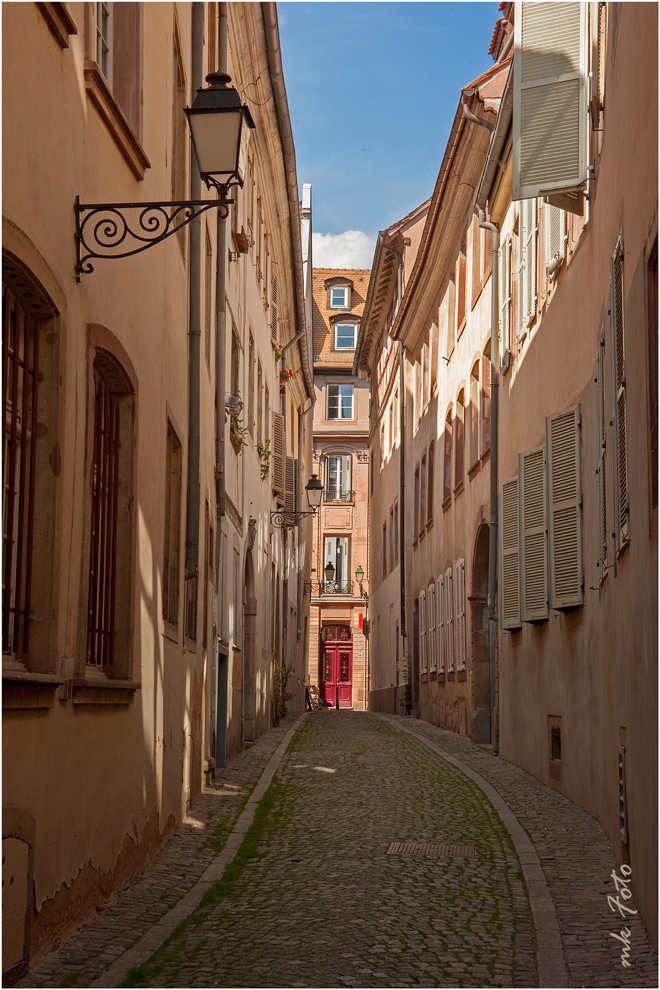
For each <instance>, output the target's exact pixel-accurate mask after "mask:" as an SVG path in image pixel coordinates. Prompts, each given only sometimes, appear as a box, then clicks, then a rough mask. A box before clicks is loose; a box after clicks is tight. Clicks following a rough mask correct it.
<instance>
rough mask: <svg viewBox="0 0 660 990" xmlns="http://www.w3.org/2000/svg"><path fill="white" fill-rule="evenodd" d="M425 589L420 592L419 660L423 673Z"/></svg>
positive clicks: (424, 668) (424, 654) (424, 665)
mask: <svg viewBox="0 0 660 990" xmlns="http://www.w3.org/2000/svg"><path fill="white" fill-rule="evenodd" d="M425 597H426V596H425V594H424V592H423V591H420V593H419V660H420V665H421V670H422V673H425V671H426V602H425Z"/></svg>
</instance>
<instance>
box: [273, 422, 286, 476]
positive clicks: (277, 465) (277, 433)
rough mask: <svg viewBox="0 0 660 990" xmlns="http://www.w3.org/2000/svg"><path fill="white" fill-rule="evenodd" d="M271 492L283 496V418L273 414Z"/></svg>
mask: <svg viewBox="0 0 660 990" xmlns="http://www.w3.org/2000/svg"><path fill="white" fill-rule="evenodd" d="M272 460H273V491H274V492H275V493H276V494H278V495H283V494H284V416H283V415H282V413H278V412H274V413H273V456H272Z"/></svg>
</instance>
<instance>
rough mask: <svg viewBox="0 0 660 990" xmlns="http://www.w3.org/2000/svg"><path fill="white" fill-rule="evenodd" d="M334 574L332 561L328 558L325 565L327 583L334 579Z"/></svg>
mask: <svg viewBox="0 0 660 990" xmlns="http://www.w3.org/2000/svg"><path fill="white" fill-rule="evenodd" d="M334 576H335V569H334V566H333V563H332V561H331V560H329V561H328V563H327V564H326V565H325V579H326V581H327V582H328V584H331V583H332V581H333V580H334Z"/></svg>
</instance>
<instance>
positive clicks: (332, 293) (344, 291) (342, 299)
mask: <svg viewBox="0 0 660 990" xmlns="http://www.w3.org/2000/svg"><path fill="white" fill-rule="evenodd" d="M348 292H349V287H348V286H347V285H331V286H330V288H329V290H328V309H350V306H349V305H348Z"/></svg>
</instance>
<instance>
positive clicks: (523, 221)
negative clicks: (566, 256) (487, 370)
mask: <svg viewBox="0 0 660 990" xmlns="http://www.w3.org/2000/svg"><path fill="white" fill-rule="evenodd" d="M536 224H537V208H536V200H535V199H525V200H523V202H522V203H521V204H520V249H521V251H520V270H519V272H520V281H519V283H518V339H519V340H522V338H523V337H524V336H525V334H526V333H527V330H528V328H529V326H530V324H531V323H532V321H533V320H534V319H535V317H536V230H537V227H536Z"/></svg>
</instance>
